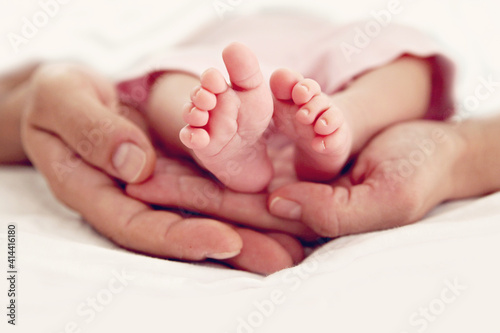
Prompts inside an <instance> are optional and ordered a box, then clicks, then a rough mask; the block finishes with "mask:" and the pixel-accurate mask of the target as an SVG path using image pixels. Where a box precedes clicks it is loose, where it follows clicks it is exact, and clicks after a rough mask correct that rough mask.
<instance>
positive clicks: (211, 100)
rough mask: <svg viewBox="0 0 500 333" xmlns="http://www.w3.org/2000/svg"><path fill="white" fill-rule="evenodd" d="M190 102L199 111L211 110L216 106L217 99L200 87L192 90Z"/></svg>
mask: <svg viewBox="0 0 500 333" xmlns="http://www.w3.org/2000/svg"><path fill="white" fill-rule="evenodd" d="M191 101H192V102H193V104H194V106H196V107H197V108H198V109H200V110H213V109H214V108H215V106H216V105H217V97H216V96H215V95H214V94H213V93H211V92H210V91H208V90H206V89H204V88H203V87H201V86H198V87H195V88H194V89H193V91H192V92H191Z"/></svg>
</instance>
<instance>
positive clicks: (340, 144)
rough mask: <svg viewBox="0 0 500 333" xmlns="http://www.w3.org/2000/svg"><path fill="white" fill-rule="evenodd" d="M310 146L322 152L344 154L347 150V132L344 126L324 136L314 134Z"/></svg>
mask: <svg viewBox="0 0 500 333" xmlns="http://www.w3.org/2000/svg"><path fill="white" fill-rule="evenodd" d="M311 146H312V148H313V149H314V150H315V151H316V152H318V153H322V154H332V155H339V156H342V155H345V154H347V153H348V151H349V148H350V147H349V132H348V131H347V129H346V127H345V126H342V127H340V128H339V129H338V130H337V131H335V133H332V134H330V135H326V136H316V137H315V138H314V139H313V140H312V143H311Z"/></svg>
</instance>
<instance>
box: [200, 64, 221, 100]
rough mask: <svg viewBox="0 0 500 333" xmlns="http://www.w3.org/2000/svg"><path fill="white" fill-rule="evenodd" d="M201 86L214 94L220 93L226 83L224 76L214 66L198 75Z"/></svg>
mask: <svg viewBox="0 0 500 333" xmlns="http://www.w3.org/2000/svg"><path fill="white" fill-rule="evenodd" d="M200 81H201V86H202V87H203V88H204V89H206V90H208V91H210V92H211V93H214V94H222V93H223V92H224V91H226V90H227V88H228V85H227V83H226V80H225V79H224V76H223V75H222V74H221V73H220V72H219V71H218V70H217V69H215V68H209V69H207V70H206V71H205V72H204V73H203V74H201V77H200Z"/></svg>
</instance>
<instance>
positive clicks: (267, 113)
mask: <svg viewBox="0 0 500 333" xmlns="http://www.w3.org/2000/svg"><path fill="white" fill-rule="evenodd" d="M222 57H223V60H224V63H225V65H226V69H227V71H228V74H229V78H230V80H231V86H228V84H227V83H226V81H225V79H224V77H223V76H222V74H221V73H220V72H219V71H217V70H216V69H213V68H211V69H208V70H207V71H205V73H203V74H202V76H201V85H200V86H199V87H197V88H195V89H194V91H193V93H192V94H191V103H188V104H187V105H186V107H185V109H184V111H183V117H184V120H185V121H186V122H187V123H188V125H187V126H185V127H184V128H183V129H182V130H181V132H180V134H179V136H180V139H181V141H182V143H183V144H184V145H185V146H186V147H188V148H190V149H192V151H193V154H194V157H195V159H197V161H198V162H199V163H201V164H202V165H203V166H204V167H205V168H207V170H209V171H210V172H212V173H213V174H214V175H215V176H216V177H217V178H218V179H219V180H220V181H221V182H222V183H224V184H225V185H226V186H228V187H229V188H231V189H233V190H237V191H242V192H259V191H262V190H263V189H265V188H266V187H267V185H268V184H269V182H270V180H271V178H272V174H273V169H272V165H271V162H270V160H269V157H268V156H267V149H266V145H265V144H264V142H263V141H264V140H263V138H262V134H263V133H264V131H265V130H266V129H267V127H268V125H269V122H270V121H271V118H272V113H273V101H272V95H271V91H270V90H269V88H268V86H267V85H266V84H265V83H264V78H263V76H262V73H261V71H260V67H259V63H258V61H257V58H256V57H255V55H254V54H253V53H252V52H251V51H250V50H249V49H248V48H247V47H246V46H244V45H242V44H238V43H233V44H231V45H229V46H227V47H226V48H225V49H224V51H223V53H222Z"/></svg>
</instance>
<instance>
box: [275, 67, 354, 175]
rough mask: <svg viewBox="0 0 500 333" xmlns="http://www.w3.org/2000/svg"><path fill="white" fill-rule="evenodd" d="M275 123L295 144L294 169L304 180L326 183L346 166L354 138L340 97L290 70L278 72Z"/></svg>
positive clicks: (276, 76) (276, 73) (276, 77)
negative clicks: (330, 94) (325, 91)
mask: <svg viewBox="0 0 500 333" xmlns="http://www.w3.org/2000/svg"><path fill="white" fill-rule="evenodd" d="M270 86H271V90H272V93H273V96H274V121H275V125H276V127H277V128H278V130H280V131H282V132H284V133H285V134H286V135H287V136H288V137H289V138H290V139H291V140H293V141H294V142H295V146H296V149H295V168H296V171H297V176H298V177H299V178H300V179H302V180H309V181H326V180H329V179H332V178H334V177H335V176H337V175H338V174H339V172H340V171H341V170H342V168H343V167H344V166H345V164H346V162H347V160H348V158H349V156H350V154H351V149H352V143H353V136H352V131H351V129H350V126H349V124H348V121H347V119H346V117H345V116H344V114H345V113H344V112H345V109H344V106H343V104H342V101H341V99H340V98H336V97H335V95H334V96H328V95H326V94H324V93H323V92H322V91H321V87H320V85H319V84H318V83H317V82H316V81H314V80H311V79H305V78H304V77H303V76H302V75H300V74H298V73H296V72H293V71H291V70H289V69H279V70H277V71H275V72H274V73H273V75H272V76H271V81H270Z"/></svg>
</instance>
